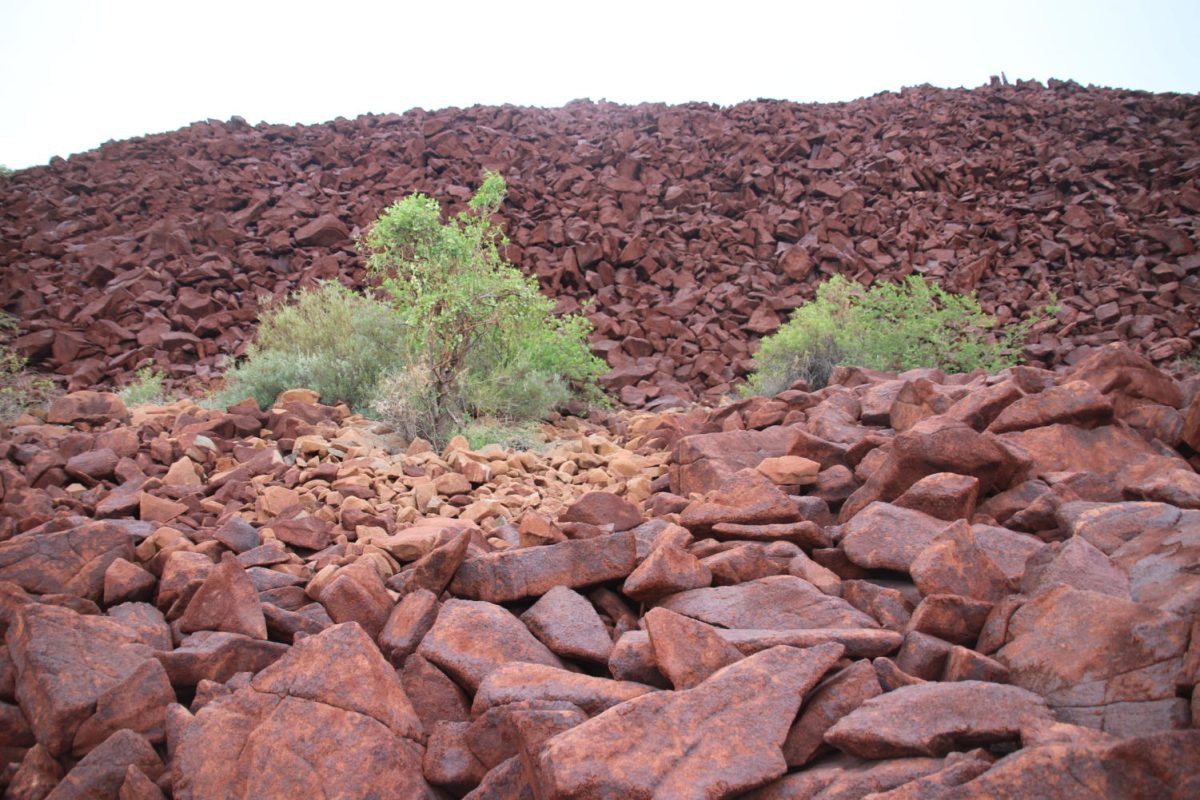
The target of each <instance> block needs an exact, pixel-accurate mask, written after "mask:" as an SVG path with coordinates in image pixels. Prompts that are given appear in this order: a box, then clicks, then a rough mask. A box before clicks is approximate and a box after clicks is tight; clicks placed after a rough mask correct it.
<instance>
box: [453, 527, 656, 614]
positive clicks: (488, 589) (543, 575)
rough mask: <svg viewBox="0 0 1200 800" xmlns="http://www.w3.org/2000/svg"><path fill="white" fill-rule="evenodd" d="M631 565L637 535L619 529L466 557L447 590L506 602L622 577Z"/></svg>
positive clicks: (634, 558) (635, 564)
mask: <svg viewBox="0 0 1200 800" xmlns="http://www.w3.org/2000/svg"><path fill="white" fill-rule="evenodd" d="M635 566H637V537H635V536H634V534H633V533H632V532H631V531H625V532H623V533H614V534H611V535H608V536H599V537H596V538H594V539H583V540H578V541H567V542H560V543H558V544H551V545H546V546H545V547H526V548H521V549H518V550H506V551H502V552H499V553H489V554H488V555H485V556H479V557H477V558H471V559H468V560H466V561H464V562H463V563H462V566H460V567H459V568H458V572H457V573H456V574H455V576H454V580H453V581H452V582H451V583H450V591H451V592H452V593H453V594H454V595H456V596H458V597H462V598H467V599H471V600H486V601H488V602H490V603H507V602H510V601H512V600H520V599H521V598H523V597H533V596H537V595H542V594H545V593H546V592H548V591H550V590H551V589H552V588H554V587H555V586H566V587H568V588H571V589H577V588H579V587H581V586H590V585H592V584H596V583H603V582H604V581H609V580H614V579H616V578H624V577H626V576H627V575H629V573H631V572H633V569H634V567H635Z"/></svg>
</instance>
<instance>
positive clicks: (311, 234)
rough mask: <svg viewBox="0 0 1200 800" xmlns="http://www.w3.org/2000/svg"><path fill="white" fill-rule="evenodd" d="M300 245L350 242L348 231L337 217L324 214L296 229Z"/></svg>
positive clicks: (328, 245) (323, 245) (319, 245)
mask: <svg viewBox="0 0 1200 800" xmlns="http://www.w3.org/2000/svg"><path fill="white" fill-rule="evenodd" d="M295 236H296V244H297V245H299V246H300V247H334V246H337V245H342V244H346V245H348V244H350V231H349V230H347V229H346V226H345V225H344V224H343V223H342V221H341V220H339V219H338V218H337V217H334V216H332V215H329V214H326V215H324V216H322V217H319V218H317V219H314V220H313V221H312V222H310V223H308V224H307V225H305V226H304V227H302V228H300V229H299V230H297V231H296V234H295Z"/></svg>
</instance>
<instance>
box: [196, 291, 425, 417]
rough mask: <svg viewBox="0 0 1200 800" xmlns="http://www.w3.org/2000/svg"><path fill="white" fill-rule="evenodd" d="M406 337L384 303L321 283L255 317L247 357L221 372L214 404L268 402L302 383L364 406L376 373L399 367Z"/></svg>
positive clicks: (330, 399) (326, 397) (329, 399)
mask: <svg viewBox="0 0 1200 800" xmlns="http://www.w3.org/2000/svg"><path fill="white" fill-rule="evenodd" d="M405 336H406V330H405V325H404V322H403V320H402V319H400V318H399V317H398V316H397V315H396V313H395V312H394V311H393V309H392V307H391V306H390V305H389V304H388V303H385V302H383V301H380V300H375V299H373V298H371V297H366V296H364V295H361V294H359V293H357V292H355V291H352V290H350V289H347V288H346V287H344V286H342V285H341V284H339V283H337V282H336V281H328V282H325V283H322V284H320V285H319V286H318V287H317V288H316V289H314V290H311V291H304V292H300V293H299V294H297V295H296V296H295V298H293V302H291V303H288V304H285V305H280V306H278V307H276V308H274V309H271V310H270V311H268V312H266V313H265V314H264V315H263V316H262V318H261V319H260V320H259V327H258V337H257V340H256V341H255V343H254V344H253V345H252V346H251V347H250V349H249V351H248V352H247V356H248V358H247V360H246V361H245V362H244V363H242V364H240V365H238V366H236V367H235V368H234V369H233V370H231V371H230V372H229V373H228V374H227V375H226V377H225V388H224V389H222V390H221V391H220V392H219V393H218V394H217V395H216V397H215V398H214V402H215V403H216V404H218V405H229V404H231V403H236V402H238V401H240V400H244V399H246V398H247V397H253V398H254V400H255V401H256V402H257V403H258V404H259V406H261V407H262V408H270V407H271V405H272V404H274V402H275V398H276V397H278V396H279V394H280V392H283V391H286V390H287V389H299V388H303V389H312V390H313V391H315V392H317V393H318V394H320V395H321V399H322V400H323V401H324V402H326V403H336V402H339V401H344V402H345V403H346V404H347V405H349V406H350V407H351V408H353V409H355V410H356V411H364V410H366V409H368V408H369V406H370V403H371V400H372V399H374V396H375V390H376V386H377V385H378V383H379V381H380V379H381V378H382V377H383V376H384V375H385V374H387V373H388V372H390V371H392V370H394V369H398V368H400V367H401V366H403V364H404V347H403V342H404V340H405Z"/></svg>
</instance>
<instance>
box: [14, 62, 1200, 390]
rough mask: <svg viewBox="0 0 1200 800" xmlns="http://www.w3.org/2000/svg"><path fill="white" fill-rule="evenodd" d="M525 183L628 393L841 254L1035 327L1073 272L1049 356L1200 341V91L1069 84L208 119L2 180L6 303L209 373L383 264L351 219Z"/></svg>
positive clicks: (1183, 346)
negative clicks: (337, 280)
mask: <svg viewBox="0 0 1200 800" xmlns="http://www.w3.org/2000/svg"><path fill="white" fill-rule="evenodd" d="M485 167H488V168H493V169H497V170H500V171H501V172H502V173H503V174H504V176H505V178H506V179H507V180H508V182H509V185H510V187H511V196H510V201H509V202H508V204H507V205H506V207H505V209H504V218H505V222H506V224H507V227H508V231H509V235H510V238H511V241H512V246H511V248H510V251H509V254H510V256H511V258H512V260H513V261H514V262H515V263H517V264H519V265H520V266H521V267H522V268H523V269H525V270H526V271H527V272H529V273H531V274H536V275H537V276H538V277H539V279H540V280H541V282H542V285H543V287H544V289H545V291H546V292H547V293H549V294H551V296H554V297H557V298H559V299H560V301H561V306H562V308H563V309H573V308H576V307H577V304H578V303H579V302H581V301H584V300H587V299H594V300H595V305H594V306H593V307H592V308H591V311H590V312H589V313H590V315H591V317H592V319H593V320H594V322H595V323H596V329H597V330H596V335H595V338H594V345H595V349H596V351H597V352H598V353H600V354H602V355H603V356H604V357H605V358H606V359H607V360H608V363H609V364H610V365H611V367H612V368H613V372H612V374H611V375H610V376H609V378H608V386H609V388H610V389H611V390H612V391H613V392H614V394H616V395H618V396H619V397H620V399H621V400H622V401H623V402H625V403H626V404H628V405H632V406H642V405H648V404H654V403H655V402H657V401H661V400H663V399H665V398H679V399H684V400H687V399H694V398H702V399H707V400H712V399H715V398H717V397H719V396H721V395H722V394H724V393H727V392H728V391H729V389H730V387H731V384H732V383H733V382H734V381H735V380H736V379H738V378H739V377H740V376H742V375H744V374H745V372H746V369H747V365H748V358H749V355H750V352H751V350H752V347H753V345H754V341H755V339H756V338H757V337H758V336H760V335H762V334H765V333H768V332H770V331H772V330H774V329H775V328H776V327H777V326H778V325H779V324H780V320H781V319H783V318H786V317H787V314H788V312H789V310H790V309H792V308H794V307H795V306H796V305H797V304H799V303H800V302H802V301H803V300H804V299H806V298H807V297H810V296H811V294H812V291H813V287H814V286H815V285H816V284H817V283H818V282H819V281H820V280H821V279H822V278H824V277H826V276H828V275H830V274H833V273H843V274H847V275H852V276H854V277H857V278H859V279H860V280H866V281H870V280H875V279H877V278H895V277H898V276H902V275H906V274H910V273H913V272H917V273H921V274H924V275H926V276H928V277H931V278H935V279H938V280H940V281H942V282H944V283H945V284H946V285H948V286H950V287H951V288H953V289H956V290H959V291H966V290H970V289H977V290H978V291H979V294H980V298H981V299H982V301H983V303H984V305H985V306H986V307H987V308H988V309H989V310H992V311H994V312H995V313H997V314H998V315H1000V316H1001V317H1002V318H1009V317H1011V316H1013V315H1017V316H1020V315H1023V314H1025V313H1026V312H1027V311H1028V310H1029V309H1030V308H1034V307H1039V306H1041V305H1043V304H1044V303H1045V301H1046V298H1047V296H1048V293H1049V292H1050V291H1055V292H1057V294H1058V295H1059V297H1060V298H1061V299H1062V301H1063V311H1062V313H1061V314H1059V316H1058V318H1057V319H1056V320H1054V321H1052V322H1049V323H1047V324H1046V325H1044V326H1041V327H1040V328H1039V329H1038V331H1037V335H1036V336H1035V337H1034V340H1033V341H1032V342H1031V344H1030V345H1029V347H1028V349H1027V353H1026V354H1027V355H1028V356H1029V357H1030V358H1031V359H1032V361H1033V363H1035V364H1038V363H1040V364H1043V365H1047V366H1049V365H1053V364H1060V363H1065V364H1071V363H1075V362H1076V361H1078V360H1079V359H1080V358H1083V357H1085V356H1086V355H1087V353H1088V352H1090V351H1091V350H1092V349H1093V348H1095V347H1097V346H1100V345H1103V344H1105V343H1108V342H1112V341H1126V342H1128V343H1130V344H1131V346H1133V347H1135V348H1136V349H1137V350H1138V351H1139V352H1141V353H1143V354H1145V355H1146V356H1147V357H1148V358H1149V359H1150V360H1151V361H1152V362H1154V363H1156V364H1159V365H1169V364H1171V363H1172V362H1173V361H1174V360H1175V359H1176V358H1177V357H1178V356H1180V355H1181V354H1184V353H1187V352H1188V351H1189V350H1191V349H1193V348H1195V347H1196V346H1197V344H1200V327H1198V319H1200V253H1197V252H1196V243H1197V240H1198V236H1197V215H1198V214H1200V101H1198V100H1197V98H1196V97H1195V96H1189V95H1152V94H1145V93H1136V92H1127V91H1113V90H1105V89H1091V88H1089V89H1084V88H1082V87H1080V86H1078V85H1076V84H1070V83H1065V84H1064V83H1057V82H1055V83H1052V85H1051V86H1050V87H1049V88H1045V87H1042V86H1040V85H1037V84H1032V83H1030V84H1019V85H1016V86H993V87H985V88H981V89H976V90H973V91H965V90H949V91H947V90H939V89H933V88H916V89H908V90H905V91H904V92H902V93H900V94H881V95H878V96H875V97H871V98H867V99H863V100H859V101H855V102H852V103H843V104H834V105H797V104H793V103H784V102H768V101H763V102H754V103H746V104H742V105H739V106H735V107H732V108H724V109H722V108H717V107H714V106H710V105H700V104H696V105H688V106H662V105H643V106H634V107H625V106H617V105H611V104H593V103H586V102H580V103H573V104H571V105H569V106H567V107H565V108H561V109H530V108H514V107H508V106H505V107H499V108H493V107H476V108H470V109H465V110H460V109H449V110H444V111H438V112H434V113H428V112H424V111H419V110H418V111H412V112H409V113H406V114H404V115H401V116H367V117H360V118H358V119H355V120H343V119H339V120H336V121H334V122H331V123H328V124H323V125H314V126H297V127H290V126H281V125H259V126H256V127H250V126H248V125H246V124H245V123H243V122H241V121H239V120H233V121H231V122H228V123H223V122H215V121H212V122H207V123H199V124H195V125H192V126H190V127H188V128H185V129H183V130H180V131H176V132H174V133H169V134H164V135H158V136H148V137H144V138H140V139H134V140H129V141H123V142H111V143H109V144H106V145H104V146H103V147H101V148H99V149H98V150H95V151H92V152H88V153H84V154H81V155H78V156H75V157H73V158H71V159H69V160H66V161H63V160H55V161H54V162H53V163H51V164H50V165H49V166H48V167H43V168H36V169H30V170H24V171H22V172H20V173H18V174H17V175H16V176H15V177H13V178H12V179H10V180H7V181H4V182H2V183H0V307H2V308H3V309H4V310H6V311H8V312H10V313H14V314H16V315H17V316H18V317H19V318H20V321H21V324H22V332H21V333H22V335H21V336H20V337H19V338H18V339H17V340H16V341H17V346H18V347H19V349H20V351H21V352H22V353H24V354H25V355H28V356H29V357H30V358H31V359H32V360H33V361H34V363H35V365H37V366H38V367H39V368H41V369H43V370H45V371H50V372H56V373H58V374H60V375H62V376H63V377H64V378H65V379H66V380H67V382H68V383H69V386H70V388H72V389H85V388H94V387H96V386H100V385H111V384H117V385H119V384H121V383H123V382H124V381H126V380H127V379H128V378H129V376H130V375H131V373H132V371H133V370H134V369H135V368H136V367H137V366H139V365H142V364H145V363H149V362H150V361H151V360H153V361H154V362H157V363H158V364H159V365H160V366H161V367H163V368H167V369H169V371H170V374H171V376H172V380H173V381H182V382H189V381H195V382H201V383H202V382H204V381H207V380H209V379H210V378H212V377H213V376H214V375H217V374H219V373H220V372H221V370H222V365H223V364H225V363H227V359H228V357H230V356H236V355H237V354H239V353H241V352H242V351H243V349H244V348H245V346H246V343H247V341H248V340H249V339H250V338H251V337H252V335H253V328H254V321H255V319H256V316H257V313H258V310H259V308H260V307H261V306H262V305H263V304H264V303H268V302H272V301H275V300H278V299H280V298H282V297H284V296H285V295H286V294H287V293H288V292H289V291H291V290H294V289H296V288H297V287H299V286H304V285H309V284H311V283H312V282H313V281H315V280H317V279H320V278H333V277H341V278H342V279H344V280H346V281H348V282H352V283H357V282H359V281H361V280H362V277H363V273H362V269H361V262H360V259H359V258H358V256H357V255H356V254H355V251H354V248H353V236H354V235H355V233H356V232H358V231H360V230H362V228H363V227H364V226H366V225H368V224H369V223H370V222H371V221H372V220H373V219H374V218H375V217H376V216H377V215H378V214H379V212H380V211H381V210H382V209H383V208H384V207H385V206H386V205H387V204H389V203H391V202H393V201H394V200H396V199H398V198H400V197H402V196H404V195H405V194H407V193H410V192H414V191H422V192H426V193H428V194H430V195H432V196H434V197H436V198H438V199H440V200H441V201H443V203H444V204H446V205H449V206H454V205H455V204H457V203H461V202H463V201H464V200H465V199H466V198H467V197H468V196H469V195H470V191H471V188H472V187H473V186H475V185H477V183H478V180H479V178H480V174H481V171H482V169H483V168H485Z"/></svg>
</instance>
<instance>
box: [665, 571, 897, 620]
mask: <svg viewBox="0 0 1200 800" xmlns="http://www.w3.org/2000/svg"><path fill="white" fill-rule="evenodd" d="M659 606H660V607H662V608H665V609H667V610H669V611H674V612H675V613H677V614H683V615H684V616H687V617H692V618H693V619H698V620H700V621H701V622H707V623H708V624H709V625H716V626H719V627H722V628H750V629H768V630H796V629H804V628H875V627H878V623H877V622H876V621H875V620H874V619H873V618H871V617H869V616H867V615H866V614H864V613H862V612H861V611H859V610H857V609H856V608H854V607H853V606H851V605H850V604H849V603H847V602H846V601H845V600H843V599H841V598H840V597H830V596H829V595H827V594H824V593H822V592H821V591H820V590H819V589H817V588H816V587H815V586H813V585H812V584H811V583H809V582H808V581H805V580H801V579H800V578H796V577H793V576H791V575H776V576H774V577H770V578H761V579H759V580H756V581H750V582H749V583H742V584H738V585H737V586H720V587H714V588H710V589H692V590H690V591H686V592H680V593H679V594H675V595H671V596H670V597H667V598H666V599H664V600H663V601H662V602H660V603H659Z"/></svg>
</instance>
